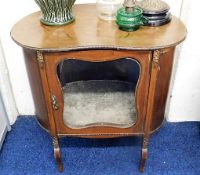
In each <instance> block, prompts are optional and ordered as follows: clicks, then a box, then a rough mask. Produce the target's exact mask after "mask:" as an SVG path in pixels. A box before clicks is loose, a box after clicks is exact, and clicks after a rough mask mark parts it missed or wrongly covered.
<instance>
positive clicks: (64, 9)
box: [35, 0, 75, 26]
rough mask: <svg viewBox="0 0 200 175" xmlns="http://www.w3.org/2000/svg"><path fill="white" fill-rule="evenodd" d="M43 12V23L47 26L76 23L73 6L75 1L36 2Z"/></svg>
mask: <svg viewBox="0 0 200 175" xmlns="http://www.w3.org/2000/svg"><path fill="white" fill-rule="evenodd" d="M35 2H36V3H37V5H38V6H39V7H40V9H41V12H42V17H41V20H40V21H41V22H42V23H44V24H46V25H53V26H54V25H55V26H56V25H64V24H68V23H70V22H72V21H74V16H73V14H72V6H73V5H74V2H75V0H35Z"/></svg>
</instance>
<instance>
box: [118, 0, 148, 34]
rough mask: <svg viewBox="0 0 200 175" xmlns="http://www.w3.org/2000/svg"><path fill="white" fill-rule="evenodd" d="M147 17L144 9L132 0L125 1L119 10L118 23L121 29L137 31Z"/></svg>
mask: <svg viewBox="0 0 200 175" xmlns="http://www.w3.org/2000/svg"><path fill="white" fill-rule="evenodd" d="M145 20H146V18H144V17H143V10H142V9H141V8H140V7H137V6H135V4H134V3H133V2H132V1H125V3H124V7H122V8H120V9H119V10H118V11H117V15H116V23H117V25H118V26H119V29H121V30H124V31H129V32H130V31H135V30H137V29H139V27H140V26H141V25H144V21H145Z"/></svg>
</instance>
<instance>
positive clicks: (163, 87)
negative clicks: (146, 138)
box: [150, 47, 175, 132]
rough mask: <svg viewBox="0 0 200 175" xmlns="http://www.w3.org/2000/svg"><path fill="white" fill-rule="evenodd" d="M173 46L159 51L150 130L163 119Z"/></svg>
mask: <svg viewBox="0 0 200 175" xmlns="http://www.w3.org/2000/svg"><path fill="white" fill-rule="evenodd" d="M174 51H175V48H174V47H172V48H169V49H164V50H161V51H160V57H159V74H158V77H157V81H156V89H155V98H154V107H153V115H152V122H151V129H150V130H151V132H153V131H155V130H156V129H158V128H159V127H161V125H162V123H163V121H164V115H165V106H166V101H167V95H168V89H169V84H170V78H171V72H172V66H173V58H174Z"/></svg>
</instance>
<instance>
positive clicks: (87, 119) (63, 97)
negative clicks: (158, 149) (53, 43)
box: [44, 50, 151, 135]
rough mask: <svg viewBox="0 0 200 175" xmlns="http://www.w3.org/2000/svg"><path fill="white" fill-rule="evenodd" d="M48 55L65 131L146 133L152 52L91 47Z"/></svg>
mask: <svg viewBox="0 0 200 175" xmlns="http://www.w3.org/2000/svg"><path fill="white" fill-rule="evenodd" d="M44 59H45V63H46V73H47V79H48V84H49V91H50V96H51V101H52V102H51V106H50V108H53V111H54V115H53V116H54V120H55V123H56V126H57V132H58V133H59V134H61V135H62V134H63V135H77V134H80V133H81V134H83V135H106V134H109V133H111V134H113V135H117V134H120V133H121V134H122V135H123V134H124V135H129V134H130V135H131V134H142V133H143V124H144V120H145V112H146V102H147V97H148V88H149V87H148V86H149V70H150V66H151V64H150V62H151V52H149V51H127V50H121V51H117V50H87V51H73V52H58V53H45V54H44ZM63 67H64V68H63ZM131 75H134V76H131ZM94 86H95V88H94ZM111 108H112V110H111ZM113 109H114V110H113ZM126 115H127V116H126Z"/></svg>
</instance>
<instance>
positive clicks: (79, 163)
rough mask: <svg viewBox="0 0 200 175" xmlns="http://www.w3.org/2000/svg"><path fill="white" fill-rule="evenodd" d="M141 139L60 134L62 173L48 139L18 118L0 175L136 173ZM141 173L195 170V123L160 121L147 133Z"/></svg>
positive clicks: (198, 164) (198, 139)
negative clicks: (148, 137)
mask: <svg viewBox="0 0 200 175" xmlns="http://www.w3.org/2000/svg"><path fill="white" fill-rule="evenodd" d="M141 142H142V139H141V138H138V137H129V138H120V139H107V140H106V139H105V140H98V139H79V138H63V139H61V142H60V143H61V147H62V160H63V164H64V171H63V173H58V171H57V166H56V163H55V160H54V158H53V148H52V140H51V138H50V136H49V135H48V134H47V133H46V132H45V131H43V130H42V129H41V128H40V127H39V126H38V124H37V122H36V119H34V118H33V117H19V118H18V120H17V122H16V123H15V124H14V126H13V127H12V131H11V132H10V133H8V135H7V137H6V140H5V143H4V145H3V148H2V150H1V152H0V174H1V175H29V174H30V175H37V174H38V175H56V174H58V175H62V174H66V175H141V173H140V172H139V171H138V166H139V160H140V150H141ZM143 174H144V175H157V174H159V175H199V174H200V124H199V123H195V122H189V123H179V124H174V123H165V124H164V126H163V127H162V128H161V129H160V130H159V132H157V133H155V134H153V135H152V137H151V140H150V145H149V159H148V161H147V164H146V168H145V173H143Z"/></svg>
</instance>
